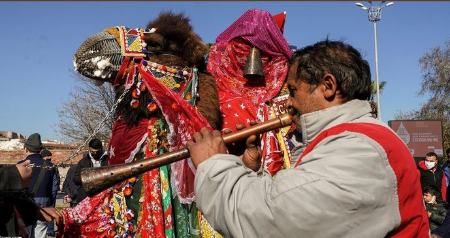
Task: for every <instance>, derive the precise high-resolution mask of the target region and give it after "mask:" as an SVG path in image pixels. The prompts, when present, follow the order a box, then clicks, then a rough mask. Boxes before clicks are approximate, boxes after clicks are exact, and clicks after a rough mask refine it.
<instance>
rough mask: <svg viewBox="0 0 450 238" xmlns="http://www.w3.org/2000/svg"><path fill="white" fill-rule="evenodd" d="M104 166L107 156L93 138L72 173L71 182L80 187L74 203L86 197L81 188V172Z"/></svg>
mask: <svg viewBox="0 0 450 238" xmlns="http://www.w3.org/2000/svg"><path fill="white" fill-rule="evenodd" d="M106 165H108V154H107V153H106V151H105V150H104V149H103V144H102V142H101V141H100V140H99V139H97V138H94V139H92V140H91V141H89V149H88V153H87V154H85V155H84V157H83V159H81V160H80V161H79V162H78V164H77V166H76V168H75V171H74V175H73V181H74V183H75V184H76V185H78V186H80V189H79V191H78V196H77V201H76V203H77V204H78V203H79V202H80V201H82V200H83V199H84V198H86V196H87V194H86V191H85V190H84V189H83V187H81V171H82V170H83V169H86V168H98V167H102V166H106Z"/></svg>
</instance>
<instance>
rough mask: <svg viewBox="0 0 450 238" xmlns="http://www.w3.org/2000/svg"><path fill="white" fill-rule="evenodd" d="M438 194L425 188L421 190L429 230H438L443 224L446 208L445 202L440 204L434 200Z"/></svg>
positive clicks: (431, 189)
mask: <svg viewBox="0 0 450 238" xmlns="http://www.w3.org/2000/svg"><path fill="white" fill-rule="evenodd" d="M437 194H438V192H437V191H436V190H434V189H433V188H430V187H426V188H425V189H424V190H423V201H424V202H425V208H426V209H427V213H428V219H429V221H430V230H434V229H436V228H438V227H439V226H440V225H442V223H443V222H444V218H445V215H446V214H447V208H446V205H447V204H445V202H441V201H439V200H438V199H437V198H436V195H437Z"/></svg>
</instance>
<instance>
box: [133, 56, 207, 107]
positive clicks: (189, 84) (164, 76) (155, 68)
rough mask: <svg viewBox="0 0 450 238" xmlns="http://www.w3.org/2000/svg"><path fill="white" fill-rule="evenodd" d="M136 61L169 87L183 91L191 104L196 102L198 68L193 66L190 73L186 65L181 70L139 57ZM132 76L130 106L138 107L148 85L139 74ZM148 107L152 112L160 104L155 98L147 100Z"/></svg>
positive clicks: (177, 91)
mask: <svg viewBox="0 0 450 238" xmlns="http://www.w3.org/2000/svg"><path fill="white" fill-rule="evenodd" d="M135 63H140V64H141V65H142V66H143V68H144V69H145V70H146V71H147V72H149V73H151V74H152V75H153V76H154V77H155V78H157V79H158V80H159V81H160V82H161V83H163V84H164V85H165V86H166V87H167V88H169V89H170V90H172V91H174V92H176V93H179V92H182V96H183V98H185V99H186V100H188V101H189V102H190V103H191V104H195V101H196V98H197V87H198V76H197V69H196V68H193V69H192V73H190V72H189V71H188V68H186V67H185V68H184V69H182V70H179V69H176V68H172V67H168V66H165V65H162V64H158V63H155V62H151V61H146V60H143V59H139V61H137V62H135ZM136 73H137V72H136ZM132 78H133V82H131V84H132V85H133V86H132V89H131V97H132V100H131V102H130V106H131V107H132V108H135V109H136V108H138V107H139V106H140V102H139V98H140V96H141V95H142V92H144V91H146V87H145V84H144V83H143V80H142V79H141V77H140V75H139V74H137V75H135V77H132ZM146 107H147V110H148V111H149V112H151V113H153V112H155V111H156V110H157V109H158V105H157V104H156V103H155V102H154V101H153V100H150V101H149V102H147V105H146Z"/></svg>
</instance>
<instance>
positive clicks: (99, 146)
mask: <svg viewBox="0 0 450 238" xmlns="http://www.w3.org/2000/svg"><path fill="white" fill-rule="evenodd" d="M89 147H90V148H92V149H94V150H100V149H102V148H103V145H102V142H101V141H100V140H99V139H97V138H94V139H92V140H91V141H89Z"/></svg>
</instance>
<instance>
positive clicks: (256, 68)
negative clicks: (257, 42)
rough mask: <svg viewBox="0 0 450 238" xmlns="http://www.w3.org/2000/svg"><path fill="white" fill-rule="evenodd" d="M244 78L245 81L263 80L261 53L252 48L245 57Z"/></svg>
mask: <svg viewBox="0 0 450 238" xmlns="http://www.w3.org/2000/svg"><path fill="white" fill-rule="evenodd" d="M244 77H245V78H247V79H261V78H264V71H263V65H262V60H261V53H260V52H259V49H258V48H256V47H252V48H251V49H250V53H249V54H248V56H247V63H245V69H244Z"/></svg>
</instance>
